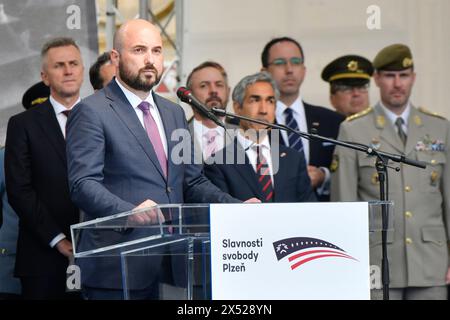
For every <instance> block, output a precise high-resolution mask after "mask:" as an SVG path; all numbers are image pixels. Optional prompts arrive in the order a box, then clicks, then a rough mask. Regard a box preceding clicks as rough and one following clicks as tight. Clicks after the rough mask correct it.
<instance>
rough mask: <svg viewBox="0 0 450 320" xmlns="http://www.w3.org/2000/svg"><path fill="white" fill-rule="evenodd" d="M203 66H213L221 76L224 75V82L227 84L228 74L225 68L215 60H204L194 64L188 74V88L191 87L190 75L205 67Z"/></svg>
mask: <svg viewBox="0 0 450 320" xmlns="http://www.w3.org/2000/svg"><path fill="white" fill-rule="evenodd" d="M205 68H214V69H217V70H218V71H219V72H220V74H221V75H222V77H224V79H225V82H226V84H227V85H228V75H227V72H226V71H225V69H224V68H223V67H222V66H221V65H220V64H219V63H217V62H215V61H205V62H203V63H201V64H199V65H198V66H196V67H195V68H194V69H192V71H191V73H190V74H189V75H188V77H187V80H186V87H188V88H189V89H192V75H193V74H194V73H196V72H197V71H199V70H202V69H205Z"/></svg>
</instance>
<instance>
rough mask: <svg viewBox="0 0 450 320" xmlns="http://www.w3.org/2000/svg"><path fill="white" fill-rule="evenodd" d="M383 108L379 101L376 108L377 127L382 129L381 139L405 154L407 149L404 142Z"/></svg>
mask: <svg viewBox="0 0 450 320" xmlns="http://www.w3.org/2000/svg"><path fill="white" fill-rule="evenodd" d="M381 108H382V107H381V105H380V104H379V103H378V104H377V105H376V106H375V108H374V110H375V112H374V115H375V119H374V121H375V127H376V128H378V129H379V130H381V132H380V139H381V140H382V141H383V143H386V144H388V145H390V146H391V147H393V148H394V149H395V150H396V151H398V152H399V153H402V154H403V153H404V151H405V147H404V145H403V142H402V141H401V140H400V137H399V135H398V134H397V132H396V131H395V129H394V126H393V125H392V123H391V122H390V120H389V119H388V117H387V116H386V115H385V113H384V112H383V110H382V109H381Z"/></svg>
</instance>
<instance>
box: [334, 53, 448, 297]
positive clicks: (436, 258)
mask: <svg viewBox="0 0 450 320" xmlns="http://www.w3.org/2000/svg"><path fill="white" fill-rule="evenodd" d="M373 67H374V69H375V73H374V80H375V83H376V85H377V87H378V88H379V89H380V101H379V102H378V103H377V104H376V105H375V106H374V107H373V108H368V109H366V110H364V111H363V112H361V113H359V114H355V115H353V116H351V117H349V118H347V120H346V121H345V122H344V123H342V125H341V127H340V132H339V139H340V140H344V141H350V142H355V143H362V144H365V145H370V146H371V147H372V148H374V149H379V150H382V151H385V152H389V153H395V154H402V155H404V156H405V157H408V158H409V159H413V160H419V161H422V162H424V163H426V165H427V167H426V168H425V169H419V168H416V167H413V166H408V165H398V164H394V166H395V167H397V166H399V167H400V169H401V170H400V171H399V172H395V171H394V170H389V169H388V171H389V172H388V174H389V188H387V189H389V200H391V201H393V202H394V217H393V220H394V221H393V226H394V228H393V230H390V231H388V233H387V252H388V256H389V275H390V283H389V289H390V290H389V298H390V299H393V300H398V299H401V300H418V299H420V300H422V299H426V300H430V299H443V300H444V299H446V298H447V289H446V287H445V284H446V283H447V284H448V283H450V268H449V259H448V248H447V245H448V240H449V239H448V234H449V230H450V214H449V212H450V211H449V207H450V188H449V187H450V165H449V163H448V161H449V157H450V124H449V122H448V121H447V120H446V119H444V118H443V117H441V116H438V115H436V114H435V113H433V112H429V111H427V110H425V109H423V108H416V107H414V106H413V105H412V102H411V100H410V96H411V92H412V88H413V85H414V82H415V79H416V73H415V72H414V64H413V58H412V54H411V51H410V49H409V48H408V47H407V46H405V45H403V44H394V45H390V46H388V47H386V48H384V49H382V50H381V51H380V52H379V53H378V54H377V56H376V57H375V59H374V61H373ZM335 153H336V154H335V158H334V166H333V169H335V172H334V173H333V174H332V182H331V199H332V200H333V201H370V200H376V199H378V198H379V180H378V175H377V171H376V169H375V165H374V163H375V159H374V157H368V156H367V155H366V154H364V153H361V152H356V151H354V150H351V149H345V148H341V147H337V148H336V151H335ZM386 180H388V179H386ZM370 263H371V264H372V265H377V266H378V267H380V265H381V236H380V233H378V232H374V233H373V234H372V235H371V236H370ZM381 291H382V290H381V288H374V291H373V292H372V293H373V297H380V296H381Z"/></svg>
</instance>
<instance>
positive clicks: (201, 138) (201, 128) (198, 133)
mask: <svg viewBox="0 0 450 320" xmlns="http://www.w3.org/2000/svg"><path fill="white" fill-rule="evenodd" d="M192 121H194V139H195V140H194V141H198V142H200V143H201V145H200V147H201V150H202V153H203V159H206V158H207V157H206V145H207V144H208V142H207V137H206V134H207V132H208V131H210V130H214V131H216V132H217V137H216V139H215V143H216V146H217V148H216V150H221V149H223V147H224V145H225V130H224V129H223V128H222V127H219V126H217V127H215V128H208V127H207V126H205V125H204V124H203V122H201V121H199V120H197V119H195V118H194V119H192Z"/></svg>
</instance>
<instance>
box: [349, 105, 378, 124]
mask: <svg viewBox="0 0 450 320" xmlns="http://www.w3.org/2000/svg"><path fill="white" fill-rule="evenodd" d="M372 111H373V108H372V107H368V108H367V109H364V110H363V111H360V112H358V113H355V114H353V115H351V116H348V117H347V118H345V121H353V120H355V119H358V118H361V117H363V116H365V115H366V114H369V113H371V112H372Z"/></svg>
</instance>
